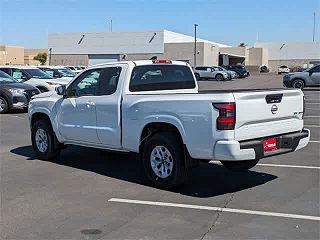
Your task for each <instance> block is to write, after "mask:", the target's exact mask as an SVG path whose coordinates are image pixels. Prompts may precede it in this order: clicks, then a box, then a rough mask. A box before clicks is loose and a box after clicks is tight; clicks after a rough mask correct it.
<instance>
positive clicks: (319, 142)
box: [309, 141, 320, 143]
mask: <svg viewBox="0 0 320 240" xmlns="http://www.w3.org/2000/svg"><path fill="white" fill-rule="evenodd" d="M309 143H320V141H309Z"/></svg>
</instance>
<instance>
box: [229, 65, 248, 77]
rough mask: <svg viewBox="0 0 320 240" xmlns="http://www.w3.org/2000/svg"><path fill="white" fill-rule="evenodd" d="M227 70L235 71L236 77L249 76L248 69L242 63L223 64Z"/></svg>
mask: <svg viewBox="0 0 320 240" xmlns="http://www.w3.org/2000/svg"><path fill="white" fill-rule="evenodd" d="M225 68H226V69H227V70H231V71H234V72H236V73H237V78H244V77H248V76H250V73H249V71H247V69H246V68H245V67H244V66H242V65H231V66H225Z"/></svg>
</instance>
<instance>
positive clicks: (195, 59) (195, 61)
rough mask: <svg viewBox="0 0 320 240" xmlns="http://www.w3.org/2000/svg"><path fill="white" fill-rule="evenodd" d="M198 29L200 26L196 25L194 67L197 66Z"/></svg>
mask: <svg viewBox="0 0 320 240" xmlns="http://www.w3.org/2000/svg"><path fill="white" fill-rule="evenodd" d="M197 27H198V24H194V67H196V66H197Z"/></svg>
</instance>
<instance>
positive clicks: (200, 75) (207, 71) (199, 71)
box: [194, 66, 230, 81]
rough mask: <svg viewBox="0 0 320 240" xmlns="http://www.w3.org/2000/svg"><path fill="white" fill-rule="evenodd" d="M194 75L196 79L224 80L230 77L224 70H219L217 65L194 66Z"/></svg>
mask: <svg viewBox="0 0 320 240" xmlns="http://www.w3.org/2000/svg"><path fill="white" fill-rule="evenodd" d="M194 75H195V77H196V78H197V80H200V79H215V80H217V81H224V80H228V79H230V76H229V74H228V73H227V72H226V71H220V70H219V69H218V68H217V67H206V66H201V67H195V69H194Z"/></svg>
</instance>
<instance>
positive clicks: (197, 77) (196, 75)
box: [194, 73, 200, 81]
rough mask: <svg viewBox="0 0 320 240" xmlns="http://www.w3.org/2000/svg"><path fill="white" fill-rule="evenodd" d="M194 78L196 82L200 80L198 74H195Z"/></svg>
mask: <svg viewBox="0 0 320 240" xmlns="http://www.w3.org/2000/svg"><path fill="white" fill-rule="evenodd" d="M194 76H195V77H196V79H197V81H199V80H200V75H199V74H198V73H195V74H194Z"/></svg>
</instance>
